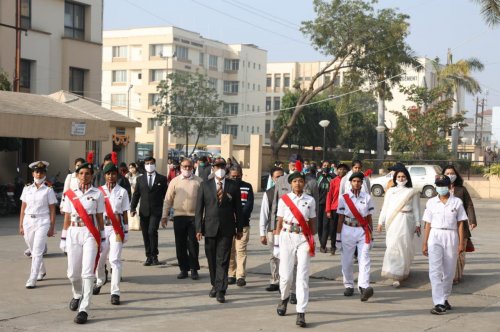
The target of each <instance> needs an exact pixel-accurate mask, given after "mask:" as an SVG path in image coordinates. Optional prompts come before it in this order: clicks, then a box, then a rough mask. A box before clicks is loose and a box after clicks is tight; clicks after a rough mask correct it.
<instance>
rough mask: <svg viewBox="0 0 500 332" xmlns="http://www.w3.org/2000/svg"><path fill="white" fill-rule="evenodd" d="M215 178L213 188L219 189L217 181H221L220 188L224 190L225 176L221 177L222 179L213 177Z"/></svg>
mask: <svg viewBox="0 0 500 332" xmlns="http://www.w3.org/2000/svg"><path fill="white" fill-rule="evenodd" d="M214 180H215V190H216V192H217V190H219V182H222V190H224V185H225V184H226V178H223V179H222V180H219V179H217V178H214Z"/></svg>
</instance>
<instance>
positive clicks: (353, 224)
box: [344, 216, 361, 227]
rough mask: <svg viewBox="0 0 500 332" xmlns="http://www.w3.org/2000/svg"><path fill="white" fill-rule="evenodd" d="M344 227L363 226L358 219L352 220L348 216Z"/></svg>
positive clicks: (345, 218)
mask: <svg viewBox="0 0 500 332" xmlns="http://www.w3.org/2000/svg"><path fill="white" fill-rule="evenodd" d="M344 225H347V226H351V227H360V226H361V225H360V224H359V222H358V220H357V219H356V218H351V217H347V216H345V217H344Z"/></svg>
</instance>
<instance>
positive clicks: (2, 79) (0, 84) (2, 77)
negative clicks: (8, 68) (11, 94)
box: [0, 69, 12, 91]
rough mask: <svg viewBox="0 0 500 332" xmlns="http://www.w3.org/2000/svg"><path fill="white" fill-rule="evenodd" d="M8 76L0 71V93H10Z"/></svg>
mask: <svg viewBox="0 0 500 332" xmlns="http://www.w3.org/2000/svg"><path fill="white" fill-rule="evenodd" d="M11 90H12V89H11V85H10V81H9V75H7V73H6V72H5V71H3V70H1V69H0V91H11Z"/></svg>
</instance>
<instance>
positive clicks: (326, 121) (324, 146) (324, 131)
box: [319, 120, 330, 161]
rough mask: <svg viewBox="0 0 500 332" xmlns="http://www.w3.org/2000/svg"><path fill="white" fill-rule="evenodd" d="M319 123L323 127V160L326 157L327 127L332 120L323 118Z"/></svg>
mask: <svg viewBox="0 0 500 332" xmlns="http://www.w3.org/2000/svg"><path fill="white" fill-rule="evenodd" d="M319 125H320V126H321V127H323V161H325V159H326V127H328V126H329V125H330V121H328V120H321V121H320V122H319Z"/></svg>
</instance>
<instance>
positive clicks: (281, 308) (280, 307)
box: [276, 297, 290, 316]
mask: <svg viewBox="0 0 500 332" xmlns="http://www.w3.org/2000/svg"><path fill="white" fill-rule="evenodd" d="M289 299H290V298H289V297H287V298H286V299H284V300H281V301H280V303H278V307H277V308H276V312H277V313H278V316H285V315H286V306H287V305H288V300H289Z"/></svg>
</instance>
